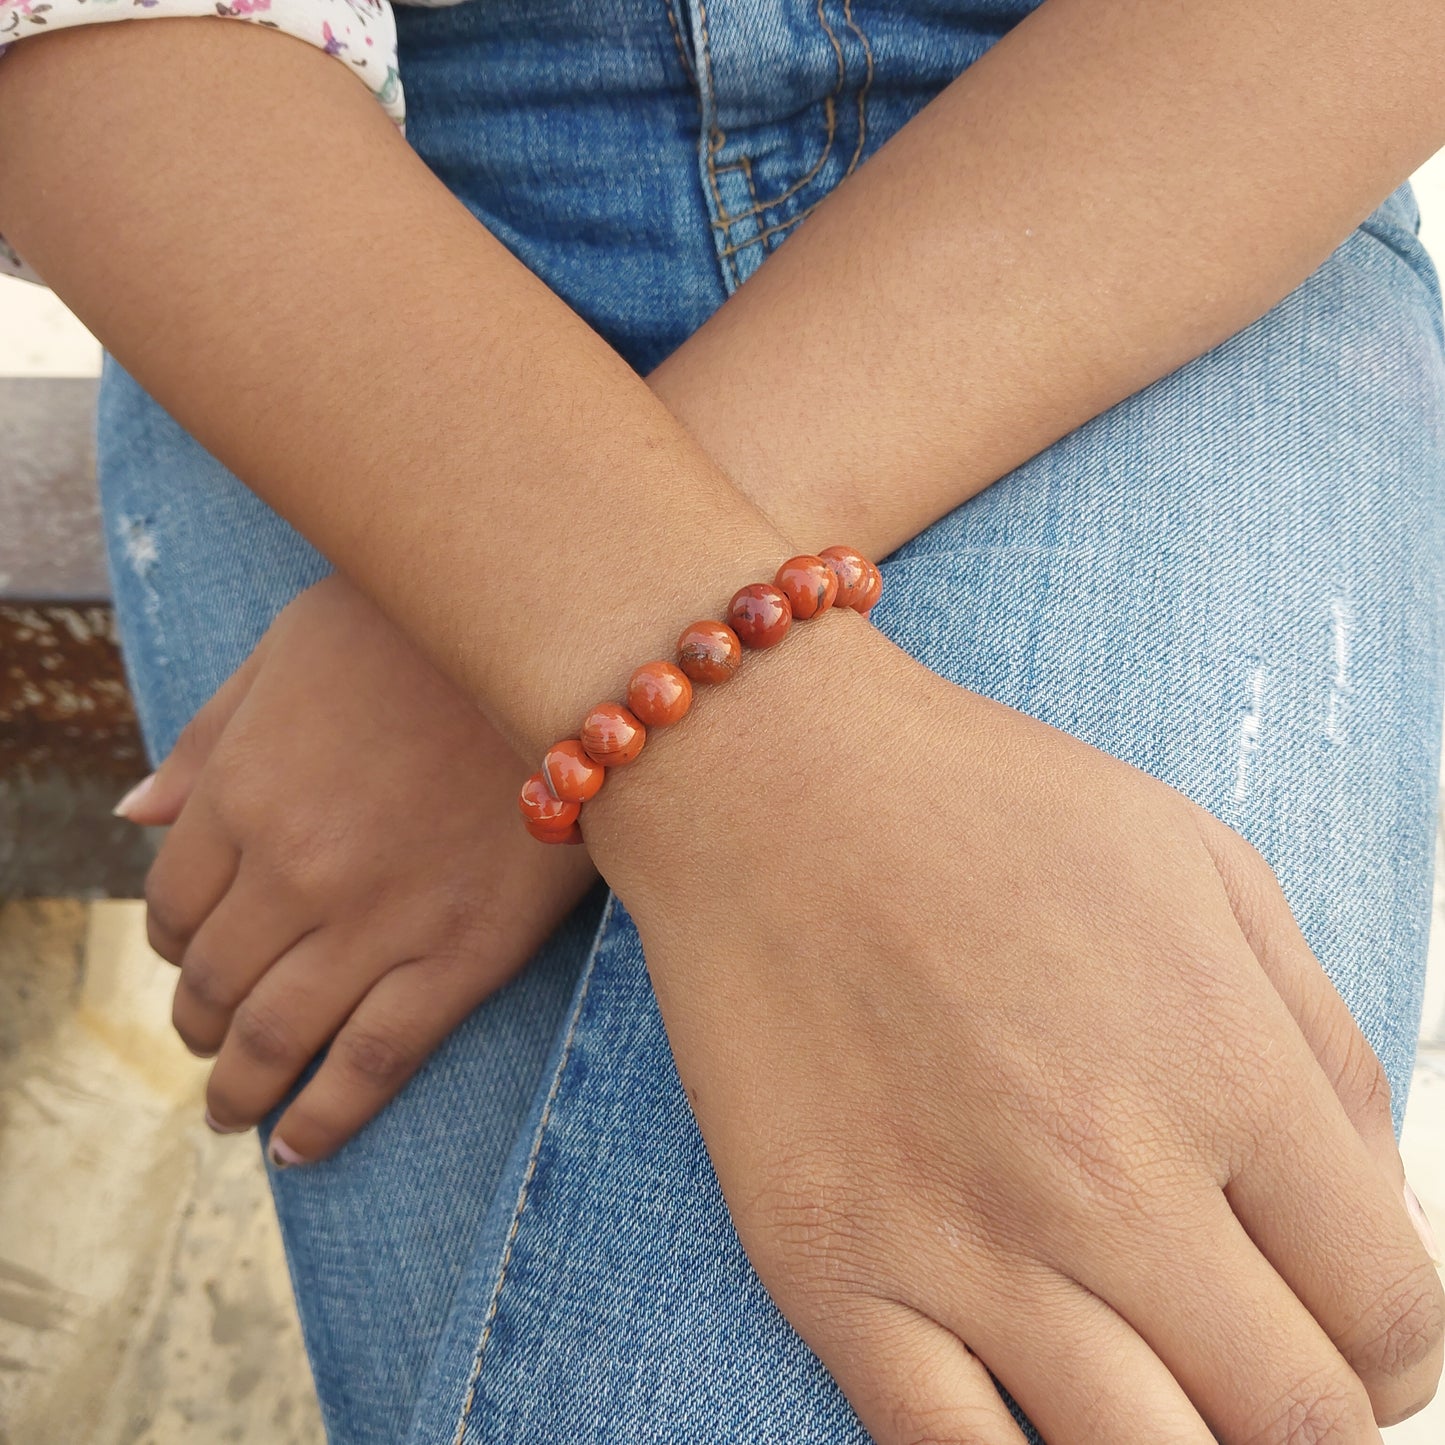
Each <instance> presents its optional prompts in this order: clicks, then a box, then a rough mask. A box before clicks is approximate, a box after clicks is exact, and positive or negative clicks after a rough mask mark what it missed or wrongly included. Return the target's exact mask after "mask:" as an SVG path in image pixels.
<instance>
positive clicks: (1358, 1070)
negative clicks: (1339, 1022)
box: [1339, 1026, 1391, 1119]
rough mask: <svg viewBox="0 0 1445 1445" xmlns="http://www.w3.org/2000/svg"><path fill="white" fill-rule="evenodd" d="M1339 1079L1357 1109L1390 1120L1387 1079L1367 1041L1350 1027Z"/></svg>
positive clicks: (1382, 1067)
mask: <svg viewBox="0 0 1445 1445" xmlns="http://www.w3.org/2000/svg"><path fill="white" fill-rule="evenodd" d="M1339 1078H1340V1088H1341V1089H1342V1090H1343V1091H1344V1093H1345V1094H1346V1095H1347V1096H1348V1097H1349V1098H1350V1099H1352V1100H1353V1101H1354V1102H1355V1104H1356V1106H1357V1107H1358V1108H1359V1109H1361V1110H1363V1111H1364V1112H1365V1113H1366V1114H1368V1115H1371V1116H1372V1117H1374V1118H1377V1119H1378V1118H1385V1119H1388V1118H1389V1117H1390V1093H1391V1091H1390V1076H1389V1075H1388V1074H1387V1073H1386V1072H1385V1069H1384V1066H1383V1065H1382V1064H1381V1063H1380V1060H1379V1057H1378V1056H1377V1055H1376V1053H1375V1051H1374V1049H1372V1048H1371V1047H1370V1043H1369V1040H1368V1039H1366V1037H1365V1036H1364V1034H1362V1033H1361V1032H1360V1030H1359V1029H1358V1028H1356V1027H1353V1026H1352V1027H1350V1028H1349V1029H1348V1030H1347V1031H1346V1033H1345V1038H1344V1044H1343V1056H1342V1058H1341V1061H1340V1075H1339Z"/></svg>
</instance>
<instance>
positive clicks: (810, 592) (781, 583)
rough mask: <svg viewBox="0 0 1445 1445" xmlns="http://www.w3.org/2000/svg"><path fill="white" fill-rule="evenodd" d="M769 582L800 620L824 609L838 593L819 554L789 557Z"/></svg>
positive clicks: (834, 580) (803, 620) (835, 581)
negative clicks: (779, 592)
mask: <svg viewBox="0 0 1445 1445" xmlns="http://www.w3.org/2000/svg"><path fill="white" fill-rule="evenodd" d="M773 581H774V582H776V583H777V584H778V589H779V590H780V591H781V592H782V594H783V596H784V597H786V598H787V599H788V606H789V607H791V608H792V609H793V616H794V617H796V618H797V619H798V620H799V621H800V622H806V621H807V620H808V619H809V618H810V617H816V616H817V615H818V614H819V613H820V612H826V611H827V610H828V609H829V608H830V607H831V606H832V605H833V599H834V598H835V597H836V596H837V595H838V578H837V576H836V575H835V574H834V572H833V569H832V568H831V567H829V566H828V564H827V563H826V562H825V561H824V560H823V559H822V558H821V557H810V556H802V557H789V558H788V560H787V561H786V562H784V563H783V565H782V566H781V567H779V568H778V574H777V576H776V577H774V578H773Z"/></svg>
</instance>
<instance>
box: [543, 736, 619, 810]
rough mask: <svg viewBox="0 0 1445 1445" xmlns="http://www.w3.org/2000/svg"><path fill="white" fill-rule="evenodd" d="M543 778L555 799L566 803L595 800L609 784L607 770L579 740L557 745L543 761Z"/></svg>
mask: <svg viewBox="0 0 1445 1445" xmlns="http://www.w3.org/2000/svg"><path fill="white" fill-rule="evenodd" d="M542 777H543V779H544V780H545V781H546V784H547V786H548V788H550V789H551V791H552V796H553V797H554V798H561V799H562V801H563V802H564V803H585V802H586V801H587V800H588V799H589V798H595V797H596V796H597V793H598V791H599V790H600V789H601V787H602V784H603V783H604V782H605V781H606V778H607V770H606V769H605V768H604V767H603V766H602V764H601V763H595V762H593V761H592V759H591V758H589V757H588V756H587V751H586V749H585V748H583V746H582V744H581V743H580V742H578V741H577V739H576V738H565V739H564V740H563V741H562V742H560V743H553V744H552V746H551V747H550V748H548V749H547V752H546V755H545V756H544V757H543V759H542Z"/></svg>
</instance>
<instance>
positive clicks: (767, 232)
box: [718, 192, 832, 258]
mask: <svg viewBox="0 0 1445 1445" xmlns="http://www.w3.org/2000/svg"><path fill="white" fill-rule="evenodd" d="M831 194H832V192H829V195H831ZM827 199H828V197H827V196H819V197H818V199H817V200H816V201H814V202H813V203H812V204H811V205H807V206H804V207H803V209H802V210H801V211H799V212H798V214H797V215H796V216H789V217H788V219H787V220H786V221H779V222H778V223H777V225H775V226H768V227H766V228H765V229H763V230H761V231H759V232H758V234H757V235H756V236H749V237H748V239H747V240H746V241H739V242H738V243H737V244H736V245H735V246H726V247H724V248H723V249H722V250H721V251H719V252H718V255H720V256H727V257H729V258H731V257H733V256H736V255H737V254H738V252H739V251H746V250H747V249H748V247H749V246H758V245H761V244H762V243H763V242H764V241H766V240H767V239H768V237H769V236H776V235H777V234H778V233H779V232H780V231H786V230H787V229H788V228H789V227H790V226H796V225H797V224H798V222H799V221H806V220H807V219H808V217H809V216H811V215H812V214H813V212H814V211H816V210H817V209H818V207H819V206H821V205H822V204H823V202H824V201H826V200H827ZM774 249H775V248H774V247H772V246H769V247H768V250H770V251H771V250H774Z"/></svg>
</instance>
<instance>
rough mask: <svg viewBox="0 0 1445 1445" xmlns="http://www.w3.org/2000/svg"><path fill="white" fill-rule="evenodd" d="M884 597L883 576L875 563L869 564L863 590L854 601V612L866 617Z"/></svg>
mask: <svg viewBox="0 0 1445 1445" xmlns="http://www.w3.org/2000/svg"><path fill="white" fill-rule="evenodd" d="M882 595H883V574H882V573H881V572H880V571H879V570H878V566H877V564H876V563H874V562H870V563H869V564H868V575H867V576H866V577H865V578H864V579H863V590H862V591H861V592H860V593H859V594H858V595H857V596H856V597H855V598H854V599H853V611H854V612H861V613H862V614H863V616H864V617H867V615H868V614H869V613H870V612H871V611H872V610H873V608H874V607H875V606H876V605H877V603H878V599H879V598H880V597H881V596H882Z"/></svg>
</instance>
